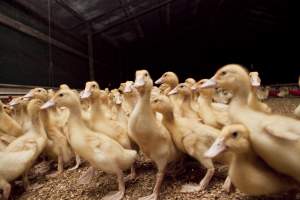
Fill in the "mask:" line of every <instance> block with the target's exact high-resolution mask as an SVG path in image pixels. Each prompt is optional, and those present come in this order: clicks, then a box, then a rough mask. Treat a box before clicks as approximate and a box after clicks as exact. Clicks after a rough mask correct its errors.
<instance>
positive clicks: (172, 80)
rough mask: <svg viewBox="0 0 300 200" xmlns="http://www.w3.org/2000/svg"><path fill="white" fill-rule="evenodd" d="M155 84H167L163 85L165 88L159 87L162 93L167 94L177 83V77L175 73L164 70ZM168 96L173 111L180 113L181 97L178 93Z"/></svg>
mask: <svg viewBox="0 0 300 200" xmlns="http://www.w3.org/2000/svg"><path fill="white" fill-rule="evenodd" d="M155 84H165V85H166V86H168V87H165V89H164V88H161V87H160V89H161V90H162V94H164V95H168V94H169V92H171V90H173V89H174V88H175V87H176V86H177V85H178V84H179V79H178V76H177V75H176V73H174V72H170V71H168V72H165V73H164V74H163V75H162V76H161V77H160V78H159V79H157V80H156V81H155ZM170 98H171V102H172V103H173V104H174V109H175V110H174V111H175V113H176V114H178V115H180V113H181V111H180V105H181V101H182V99H181V98H180V97H179V96H178V95H172V96H171V97H170ZM192 105H193V104H192Z"/></svg>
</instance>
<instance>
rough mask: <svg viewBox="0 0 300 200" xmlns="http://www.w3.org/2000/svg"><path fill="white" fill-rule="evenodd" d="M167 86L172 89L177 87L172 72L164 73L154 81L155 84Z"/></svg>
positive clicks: (176, 78)
mask: <svg viewBox="0 0 300 200" xmlns="http://www.w3.org/2000/svg"><path fill="white" fill-rule="evenodd" d="M163 83H165V84H167V85H169V86H171V87H172V88H173V87H175V86H176V85H178V83H179V80H178V77H177V75H176V74H175V73H174V72H165V73H164V74H163V75H162V76H161V77H160V78H159V79H157V80H156V81H155V84H163Z"/></svg>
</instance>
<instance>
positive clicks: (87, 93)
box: [80, 81, 100, 99]
mask: <svg viewBox="0 0 300 200" xmlns="http://www.w3.org/2000/svg"><path fill="white" fill-rule="evenodd" d="M99 90H100V87H99V84H98V83H97V82H96V81H88V82H86V84H85V88H84V90H83V92H82V93H81V94H80V98H81V99H87V98H91V97H93V96H95V95H96V94H97V93H98V92H99Z"/></svg>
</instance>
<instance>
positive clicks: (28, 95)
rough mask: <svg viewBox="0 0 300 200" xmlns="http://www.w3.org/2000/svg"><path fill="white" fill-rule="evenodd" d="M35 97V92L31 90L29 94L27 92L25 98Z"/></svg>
mask: <svg viewBox="0 0 300 200" xmlns="http://www.w3.org/2000/svg"><path fill="white" fill-rule="evenodd" d="M32 97H33V93H32V92H31V91H29V92H28V93H27V94H25V96H24V98H32Z"/></svg>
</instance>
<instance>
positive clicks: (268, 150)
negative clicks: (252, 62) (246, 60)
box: [202, 64, 300, 181]
mask: <svg viewBox="0 0 300 200" xmlns="http://www.w3.org/2000/svg"><path fill="white" fill-rule="evenodd" d="M217 86H218V87H223V88H225V89H229V90H231V91H232V92H233V94H234V96H233V98H232V100H231V102H230V104H229V117H230V119H231V121H232V123H241V124H243V125H245V126H246V127H247V128H248V130H249V133H250V141H251V143H252V146H253V149H254V151H255V152H256V153H257V154H258V155H259V156H260V157H261V158H262V159H263V160H264V161H265V162H266V163H267V164H268V165H269V166H270V167H271V168H273V169H275V170H276V171H278V172H280V173H282V174H285V175H288V176H290V177H293V178H295V179H296V180H298V181H300V170H299V167H300V157H299V155H300V122H299V120H296V119H293V118H289V117H286V116H281V115H274V114H272V115H270V114H265V113H263V112H259V111H256V110H254V109H253V108H251V107H249V105H248V104H247V101H248V95H249V93H250V92H251V85H250V79H249V75H248V72H247V71H246V70H245V69H244V68H243V67H241V66H240V65H235V64H230V65H226V66H224V67H222V68H221V69H219V70H218V71H217V72H216V74H215V76H214V77H212V78H211V79H209V80H208V81H206V82H205V84H203V85H202V87H217ZM274 152H276V153H274Z"/></svg>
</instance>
